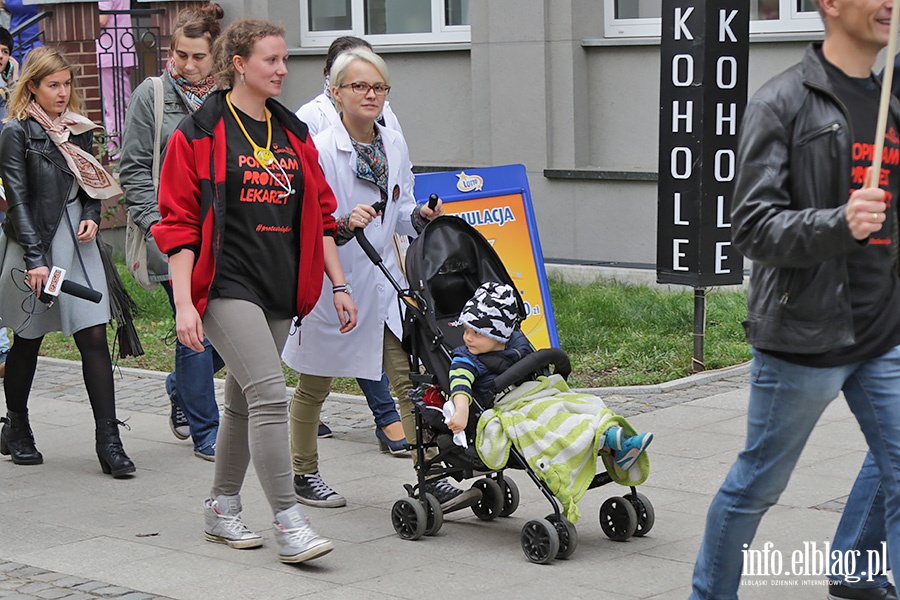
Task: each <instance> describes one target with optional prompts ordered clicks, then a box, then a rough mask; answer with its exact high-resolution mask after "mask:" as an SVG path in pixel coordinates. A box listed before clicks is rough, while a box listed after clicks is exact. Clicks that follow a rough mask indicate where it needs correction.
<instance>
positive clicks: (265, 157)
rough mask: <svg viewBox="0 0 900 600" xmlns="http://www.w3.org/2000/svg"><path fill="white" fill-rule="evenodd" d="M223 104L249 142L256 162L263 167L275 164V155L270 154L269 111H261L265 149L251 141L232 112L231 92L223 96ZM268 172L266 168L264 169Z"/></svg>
mask: <svg viewBox="0 0 900 600" xmlns="http://www.w3.org/2000/svg"><path fill="white" fill-rule="evenodd" d="M225 102H226V103H227V104H228V109H229V110H231V114H232V115H233V116H234V120H235V121H237V124H238V127H240V128H241V132H243V134H244V137H245V138H247V141H248V142H250V145H251V146H252V147H253V156H254V157H256V160H257V161H259V164H261V165H262V166H263V167H268V166H269V165H271V164H272V163H273V162H275V155H274V154H272V118H271V116H270V115H269V111H268V110H267V109H263V110H264V111H265V113H266V129H267V130H268V133H267V138H266V147H265V148H263V147H262V146H260V145H258V144H257V143H256V142H254V141H253V138H251V137H250V134H249V133H247V129H246V128H245V127H244V124H243V123H242V122H241V118H240V117H239V116H238V114H237V111H236V110H234V105H233V104H232V103H231V92H228V94H226V95H225ZM266 170H267V171H268V168H266Z"/></svg>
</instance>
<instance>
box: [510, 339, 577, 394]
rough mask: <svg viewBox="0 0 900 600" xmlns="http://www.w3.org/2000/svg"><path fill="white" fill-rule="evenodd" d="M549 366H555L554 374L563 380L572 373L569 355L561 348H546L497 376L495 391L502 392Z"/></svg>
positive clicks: (533, 353)
mask: <svg viewBox="0 0 900 600" xmlns="http://www.w3.org/2000/svg"><path fill="white" fill-rule="evenodd" d="M549 365H553V366H554V372H555V373H558V374H559V375H561V376H562V378H563V379H566V378H568V376H569V373H571V372H572V365H571V363H570V362H569V357H568V355H567V354H566V353H565V352H564V351H562V350H560V349H559V348H544V349H542V350H538V351H537V352H532V353H531V354H529V355H528V356H526V357H525V358H523V359H522V360H520V361H519V362H517V363H516V364H514V365H513V366H511V367H510V368H508V369H507V370H506V371H504V372H503V373H501V374H500V375H497V378H496V379H495V380H494V391H495V392H500V391H503V390H505V389H506V388H508V387H509V386H511V385H517V384H518V383H519V382H521V381H524V380H525V379H528V378H529V377H530V376H531V374H532V373H535V372H537V371H540V370H541V369H543V368H544V367H547V366H549Z"/></svg>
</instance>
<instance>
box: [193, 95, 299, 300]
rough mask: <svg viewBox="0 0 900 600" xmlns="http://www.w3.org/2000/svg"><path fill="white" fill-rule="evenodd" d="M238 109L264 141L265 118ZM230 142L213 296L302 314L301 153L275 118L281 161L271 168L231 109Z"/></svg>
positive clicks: (254, 134) (227, 123) (274, 140)
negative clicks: (299, 310) (259, 156)
mask: <svg viewBox="0 0 900 600" xmlns="http://www.w3.org/2000/svg"><path fill="white" fill-rule="evenodd" d="M235 111H236V112H237V114H238V117H240V119H241V122H242V123H243V124H244V127H245V128H246V129H247V133H249V134H250V137H251V138H252V139H253V141H254V142H256V143H257V144H261V145H263V144H265V142H266V138H267V135H268V134H267V127H266V123H265V121H256V120H254V119H252V118H250V117H249V116H247V115H246V114H245V113H243V112H241V111H240V110H239V109H238V108H237V107H235ZM225 142H226V148H227V151H226V164H227V170H226V175H225V190H226V199H225V229H224V239H223V242H222V250H221V253H220V254H219V256H218V258H217V261H216V276H215V279H214V281H213V284H212V289H211V290H210V297H212V298H216V297H219V298H236V299H240V300H247V301H248V302H253V303H254V304H256V305H257V306H259V307H261V308H262V309H263V310H265V311H266V312H267V313H271V314H272V315H273V316H276V317H280V318H291V317H293V316H295V315H296V314H297V280H298V273H299V267H300V208H301V205H302V198H303V180H302V179H303V173H302V171H301V168H300V158H299V157H298V156H297V153H296V152H294V149H293V148H292V147H291V145H290V144H289V143H288V139H287V134H286V133H285V132H284V130H283V129H282V128H281V125H279V123H278V121H277V120H276V119H275V118H274V117H272V148H271V150H272V153H273V154H274V155H275V160H276V162H277V163H278V164H272V165H271V166H269V168H268V169H266V168H264V167H263V166H262V165H261V164H259V162H258V161H257V160H256V158H254V156H253V146H251V145H250V142H249V141H247V138H246V137H245V136H244V134H243V132H242V131H241V129H240V127H239V126H238V124H237V121H235V119H234V116H233V115H232V114H231V112H230V111H226V113H225ZM278 165H280V166H281V169H283V170H284V173H282V171H281V169H279V168H278ZM285 176H287V181H285ZM285 188H287V189H285ZM289 189H293V190H294V192H293V193H289V192H288V190H289Z"/></svg>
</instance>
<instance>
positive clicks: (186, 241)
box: [151, 91, 337, 318]
mask: <svg viewBox="0 0 900 600" xmlns="http://www.w3.org/2000/svg"><path fill="white" fill-rule="evenodd" d="M266 107H267V108H268V109H269V111H270V112H271V113H272V116H273V117H274V118H275V119H277V122H278V123H280V124H281V126H282V128H283V129H284V131H285V133H286V134H287V137H288V141H289V142H290V144H291V146H292V147H293V149H294V151H295V152H296V153H297V156H299V157H300V166H301V168H302V170H303V206H302V208H301V212H300V272H299V273H298V278H297V316H298V317H300V318H303V316H304V315H306V314H307V313H309V311H310V310H312V308H313V307H314V306H315V305H316V301H317V300H318V299H319V294H320V293H321V291H322V277H323V274H324V272H325V251H324V247H323V244H322V237H323V236H324V235H333V234H334V230H335V221H334V217H333V216H332V213H333V212H334V211H335V210H336V209H337V201H336V200H335V198H334V193H333V192H332V191H331V187H330V186H329V185H328V182H326V181H325V175H324V173H322V168H321V167H320V166H319V153H318V151H316V147H315V145H314V144H313V142H312V137H311V136H309V135H307V129H306V125H305V124H304V123H302V122H301V121H300V120H299V119H297V118H296V117H295V116H294V114H293V113H292V112H290V111H289V110H287V109H286V108H285V107H284V106H282V105H281V104H279V103H278V102H276V101H275V100H271V99H270V100H268V101H267V102H266ZM226 110H227V105H226V104H225V91H220V92H216V93H214V94H212V95H211V96H210V97H209V98H207V99H206V101H205V102H204V103H203V106H201V107H200V109H199V110H197V112H195V113H194V114H192V115H189V116H187V117H185V118H184V120H183V121H182V122H181V124H180V125H179V126H178V129H176V130H175V132H174V133H173V134H172V136H171V137H170V138H169V142H168V144H167V146H166V158H165V161H164V162H163V167H162V173H161V175H160V178H159V214H160V216H161V217H162V220H161V221H160V222H159V223H157V224H155V225H153V227H152V228H151V231H152V232H153V237H154V239H155V240H156V244H157V245H158V246H159V249H160V250H161V251H162V252H163V253H167V254H171V253H174V252H173V251H178V250H180V249H183V248H190V249H193V250H194V254H195V257H196V258H195V261H194V270H193V274H192V275H191V299H192V300H193V303H194V306H195V307H196V308H197V312H198V313H200V316H201V317H202V316H203V314H204V312H206V304H207V302H208V300H209V288H210V286H211V285H212V281H213V276H214V275H215V271H216V257H217V256H218V254H219V252H220V251H221V249H222V234H223V232H224V228H225V218H226V215H225V197H226V196H225V170H226V167H225V157H226V149H225V144H224V143H223V142H224V141H225V122H224V120H223V116H224V114H225V111H226ZM210 209H212V210H210Z"/></svg>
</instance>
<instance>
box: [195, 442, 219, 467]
mask: <svg viewBox="0 0 900 600" xmlns="http://www.w3.org/2000/svg"><path fill="white" fill-rule="evenodd" d="M194 456H196V457H197V458H202V459H203V460H208V461H209V462H216V444H215V442H213V443H212V444H210V445H209V446H204V447H203V448H200V449H199V450H194Z"/></svg>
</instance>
